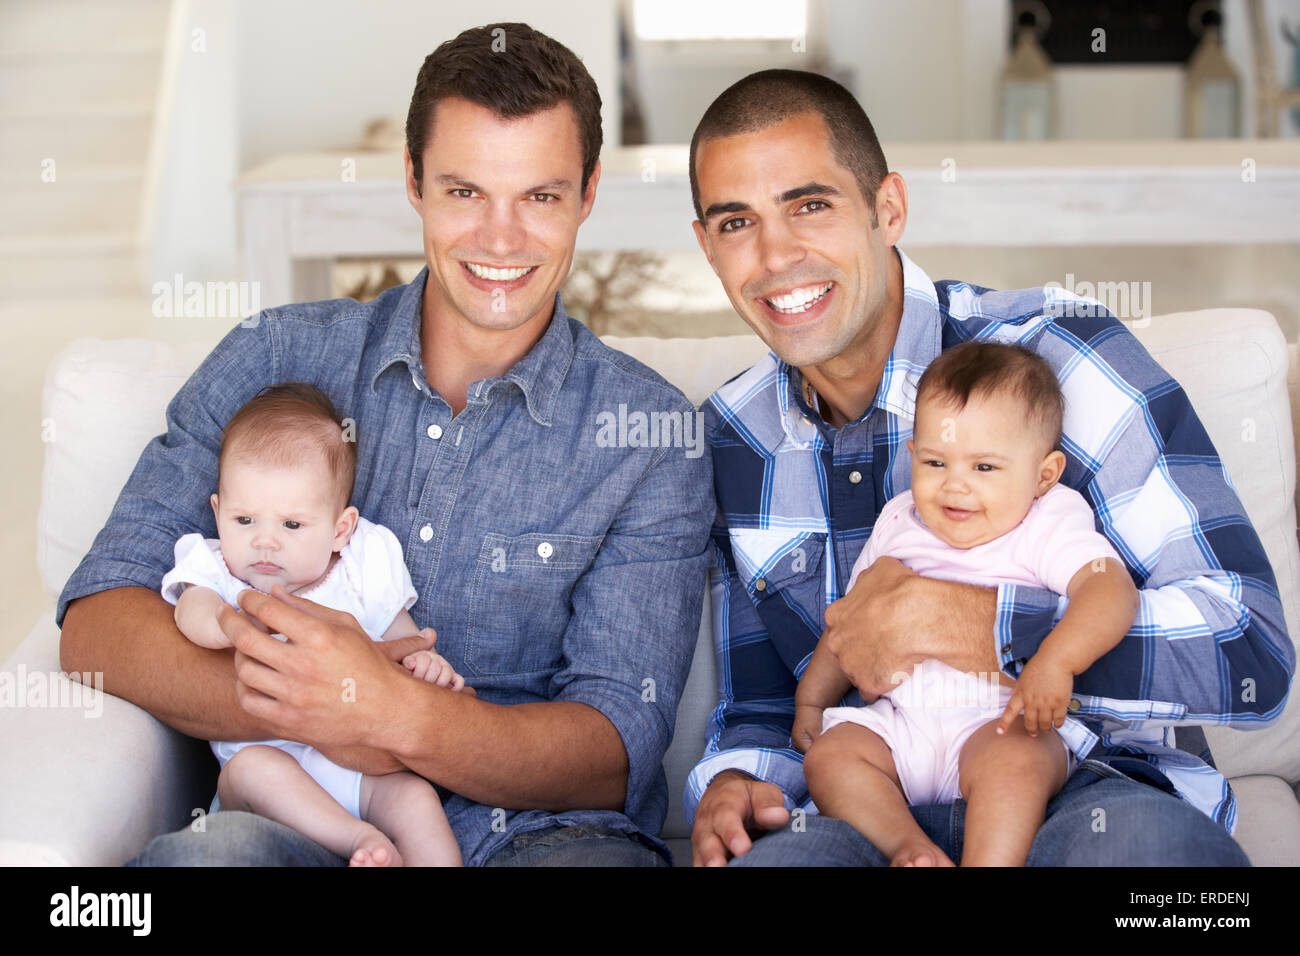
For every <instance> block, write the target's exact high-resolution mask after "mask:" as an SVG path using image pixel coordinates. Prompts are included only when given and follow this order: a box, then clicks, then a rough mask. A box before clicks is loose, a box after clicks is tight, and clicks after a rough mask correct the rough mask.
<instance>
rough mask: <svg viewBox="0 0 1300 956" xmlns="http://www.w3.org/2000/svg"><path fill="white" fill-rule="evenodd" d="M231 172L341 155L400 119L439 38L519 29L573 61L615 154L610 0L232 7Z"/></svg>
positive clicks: (261, 0) (300, 0)
mask: <svg viewBox="0 0 1300 956" xmlns="http://www.w3.org/2000/svg"><path fill="white" fill-rule="evenodd" d="M238 6H239V9H240V14H241V15H240V22H239V36H238V47H239V85H238V107H239V140H240V150H239V159H240V166H241V168H244V169H247V168H248V167H250V166H253V165H256V164H257V163H260V162H263V161H264V160H266V159H268V158H269V157H271V156H274V155H276V154H278V153H287V152H303V151H309V150H319V149H329V148H334V147H346V146H348V145H351V144H353V143H356V142H358V141H359V140H360V138H361V135H362V131H363V130H364V128H365V125H366V123H367V122H369V121H370V120H372V119H376V118H378V117H382V116H392V117H394V118H397V119H399V120H400V121H401V122H402V123H405V121H406V111H407V107H408V106H409V105H410V101H411V91H412V90H413V89H414V88H415V77H416V74H417V73H418V72H419V70H420V64H421V63H423V62H424V58H425V57H426V56H428V55H429V54H430V53H432V52H433V50H434V48H435V47H437V46H438V44H440V43H442V42H443V41H444V40H449V39H451V38H452V37H454V36H455V35H456V34H458V33H460V32H461V31H462V30H464V29H466V28H468V27H473V26H478V25H481V24H485V23H495V22H501V21H520V20H522V21H526V22H527V23H528V24H529V25H530V26H532V27H534V28H536V29H538V30H540V31H542V32H543V33H545V34H547V35H549V36H552V37H554V38H555V39H556V40H559V41H560V42H561V43H563V44H565V45H566V46H568V47H569V48H570V49H571V50H573V52H574V53H576V54H577V55H578V56H579V57H581V58H582V61H583V63H584V64H585V65H586V67H587V69H588V71H590V73H591V75H592V77H593V78H594V79H595V80H596V85H597V87H598V88H599V89H600V96H601V100H602V104H603V105H602V115H603V119H604V134H605V142H606V143H607V144H609V145H618V143H619V139H618V135H619V115H620V105H619V95H618V34H617V22H616V20H615V7H614V4H613V2H611V0H530V2H527V3H524V2H521V0H478V2H476V3H449V2H446V0H439V2H427V0H416V2H393V0H372V2H369V3H365V4H359V3H357V2H356V0H269V2H268V0H256V2H254V0H239V4H238Z"/></svg>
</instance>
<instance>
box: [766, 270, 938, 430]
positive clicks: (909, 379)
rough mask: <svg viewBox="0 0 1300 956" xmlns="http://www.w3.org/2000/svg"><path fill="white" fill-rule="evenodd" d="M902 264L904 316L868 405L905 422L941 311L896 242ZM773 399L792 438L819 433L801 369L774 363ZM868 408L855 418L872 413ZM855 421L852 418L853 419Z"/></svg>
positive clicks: (934, 344)
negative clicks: (774, 387)
mask: <svg viewBox="0 0 1300 956" xmlns="http://www.w3.org/2000/svg"><path fill="white" fill-rule="evenodd" d="M895 249H896V250H897V252H898V258H899V260H900V261H901V262H902V265H903V318H902V321H901V322H900V323H899V325H898V336H897V337H896V338H895V339H894V347H893V348H892V349H890V352H889V358H888V359H887V360H886V361H885V368H884V371H883V372H882V373H881V376H880V385H879V386H878V387H877V388H876V395H875V398H873V399H872V402H871V408H879V409H883V410H884V411H886V412H891V413H893V414H895V415H898V416H900V417H902V418H906V419H908V420H909V421H910V420H913V419H914V418H915V417H916V385H917V382H918V381H920V378H921V373H922V372H924V371H925V369H926V367H927V366H928V365H929V364H930V363H931V362H932V361H934V360H935V358H937V357H938V355H939V353H940V352H941V351H942V350H943V316H942V315H941V314H940V312H939V298H938V295H937V294H936V292H935V288H934V283H933V282H932V281H931V280H930V277H929V276H928V275H926V274H925V271H924V270H923V269H922V268H921V267H920V266H918V265H917V264H916V263H914V262H913V261H912V260H911V259H909V258H908V257H907V256H906V255H905V254H904V252H903V250H902V249H898V248H897V247H895ZM776 394H777V402H778V404H779V405H780V409H781V421H782V425H783V427H784V428H785V433H786V435H787V436H788V437H789V439H790V441H791V442H793V443H794V444H796V445H804V444H807V443H808V442H810V441H812V439H813V438H814V437H815V436H816V434H817V427H816V425H814V424H813V422H814V421H816V420H817V419H820V417H821V416H820V415H817V413H816V410H815V409H813V408H811V407H810V406H809V405H808V404H807V403H806V402H805V401H804V399H803V375H802V373H801V372H800V371H799V369H797V368H795V367H794V366H791V365H787V364H786V363H785V362H782V361H779V360H778V362H777V390H776ZM871 408H868V409H867V411H866V413H865V414H864V415H863V416H862V418H861V419H858V421H862V420H864V419H865V418H866V417H867V416H868V415H870V414H871ZM854 424H856V422H855V423H854Z"/></svg>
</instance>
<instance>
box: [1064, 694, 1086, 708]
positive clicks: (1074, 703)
mask: <svg viewBox="0 0 1300 956" xmlns="http://www.w3.org/2000/svg"><path fill="white" fill-rule="evenodd" d="M1082 706H1083V705H1082V704H1081V703H1079V700H1078V698H1076V697H1071V698H1070V703H1069V704H1068V705H1067V707H1068V708H1069V709H1070V710H1078V709H1079V708H1080V707H1082Z"/></svg>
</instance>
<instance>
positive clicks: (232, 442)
mask: <svg viewBox="0 0 1300 956" xmlns="http://www.w3.org/2000/svg"><path fill="white" fill-rule="evenodd" d="M312 455H319V456H321V457H323V458H324V460H325V464H326V466H327V467H328V468H329V470H330V473H331V474H332V475H333V476H334V481H335V487H336V488H337V489H338V490H339V492H340V498H341V503H340V505H339V507H340V509H342V508H345V507H347V504H348V502H350V501H351V500H352V488H353V484H354V482H355V481H356V470H357V446H356V443H355V442H354V441H349V440H347V438H346V437H345V435H344V428H343V422H342V420H341V419H340V418H339V414H338V412H336V411H335V410H334V405H333V403H332V402H331V401H330V400H329V398H328V397H327V396H326V395H325V393H324V392H322V391H321V390H320V389H319V388H317V387H316V386H315V385H308V384H307V383H306V382H284V383H282V384H280V385H268V386H266V387H265V388H263V389H262V390H261V391H260V392H258V393H257V394H256V395H255V396H253V397H252V398H251V399H249V400H248V401H247V402H246V403H244V405H243V406H242V407H241V408H240V409H239V411H237V412H235V414H234V415H232V416H231V418H230V421H229V422H227V423H226V429H225V431H224V432H223V433H222V436H221V452H220V455H219V457H218V464H217V481H218V483H220V480H221V469H222V467H223V466H224V465H225V463H226V460H227V459H228V458H229V457H231V456H237V457H239V458H252V459H255V460H257V461H260V462H265V463H266V464H270V465H280V466H286V465H294V464H298V463H299V462H301V461H303V459H304V458H309V457H310V456H312Z"/></svg>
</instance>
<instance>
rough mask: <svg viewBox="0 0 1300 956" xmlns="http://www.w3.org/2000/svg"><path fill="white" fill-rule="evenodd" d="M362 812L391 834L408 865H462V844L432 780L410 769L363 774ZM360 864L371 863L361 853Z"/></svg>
mask: <svg viewBox="0 0 1300 956" xmlns="http://www.w3.org/2000/svg"><path fill="white" fill-rule="evenodd" d="M361 815H362V817H364V818H365V819H367V820H369V821H370V822H371V823H373V824H375V825H376V826H377V827H379V829H381V830H382V831H384V833H387V834H388V835H389V836H390V837H392V839H393V842H394V843H396V844H397V849H398V852H400V853H401V855H402V859H403V860H404V861H405V864H404V865H406V866H460V865H461V859H460V846H459V845H458V844H457V843H456V837H455V836H454V835H453V834H452V832H451V824H449V823H448V822H447V814H446V813H445V812H443V809H442V801H441V800H439V799H438V791H437V790H435V789H434V788H433V784H431V783H429V781H427V780H425V779H424V778H423V777H421V776H419V775H418V774H414V773H411V772H409V771H402V772H399V773H386V774H382V775H380V776H371V775H370V774H366V775H365V776H364V777H362V778H361ZM361 859H362V862H359V863H356V865H358V866H368V865H370V864H369V863H367V862H365V861H364V855H361Z"/></svg>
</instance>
